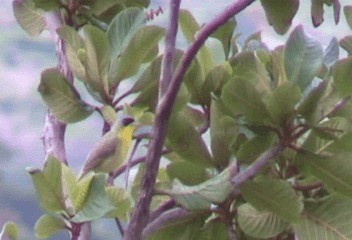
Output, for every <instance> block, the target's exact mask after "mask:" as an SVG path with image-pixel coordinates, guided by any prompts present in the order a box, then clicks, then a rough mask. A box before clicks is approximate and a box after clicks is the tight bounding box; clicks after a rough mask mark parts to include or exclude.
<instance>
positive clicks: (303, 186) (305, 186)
mask: <svg viewBox="0 0 352 240" xmlns="http://www.w3.org/2000/svg"><path fill="white" fill-rule="evenodd" d="M323 186H324V183H322V182H315V183H309V184H298V183H297V184H295V185H293V186H292V187H293V188H294V189H295V190H297V191H310V190H313V189H317V188H321V187H323Z"/></svg>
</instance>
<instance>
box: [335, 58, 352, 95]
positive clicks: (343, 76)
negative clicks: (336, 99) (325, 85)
mask: <svg viewBox="0 0 352 240" xmlns="http://www.w3.org/2000/svg"><path fill="white" fill-rule="evenodd" d="M351 75H352V57H348V58H345V59H342V60H340V61H338V62H337V64H335V66H334V68H333V76H334V83H335V85H336V89H337V92H338V93H339V95H340V96H341V97H347V96H351V95H352V84H351V83H352V81H351Z"/></svg>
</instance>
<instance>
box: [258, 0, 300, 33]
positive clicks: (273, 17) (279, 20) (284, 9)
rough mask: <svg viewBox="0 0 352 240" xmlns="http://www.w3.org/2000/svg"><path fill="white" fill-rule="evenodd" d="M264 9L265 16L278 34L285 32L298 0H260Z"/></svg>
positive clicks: (289, 24) (295, 10) (295, 11)
mask: <svg viewBox="0 0 352 240" xmlns="http://www.w3.org/2000/svg"><path fill="white" fill-rule="evenodd" d="M260 1H261V3H262V6H263V8H264V10H265V14H266V18H267V19H268V22H269V24H270V25H272V26H273V27H274V29H275V31H276V32H277V33H278V34H285V33H286V32H287V30H288V29H289V28H290V26H291V23H292V19H293V17H294V16H295V15H296V13H297V10H298V6H299V1H298V0H286V1H282V0H260Z"/></svg>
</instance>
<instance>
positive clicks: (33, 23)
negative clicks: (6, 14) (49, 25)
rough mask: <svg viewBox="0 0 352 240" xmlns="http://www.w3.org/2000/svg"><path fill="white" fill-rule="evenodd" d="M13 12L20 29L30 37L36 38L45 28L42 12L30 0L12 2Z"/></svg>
mask: <svg viewBox="0 0 352 240" xmlns="http://www.w3.org/2000/svg"><path fill="white" fill-rule="evenodd" d="M13 12H14V15H15V17H16V20H17V22H18V23H19V25H20V26H21V28H22V29H23V30H24V31H26V32H27V34H29V35H30V36H38V35H39V34H40V33H41V32H42V31H43V30H44V29H45V27H46V23H45V18H44V12H43V11H42V10H40V9H36V8H35V5H34V2H33V1H32V0H15V1H13Z"/></svg>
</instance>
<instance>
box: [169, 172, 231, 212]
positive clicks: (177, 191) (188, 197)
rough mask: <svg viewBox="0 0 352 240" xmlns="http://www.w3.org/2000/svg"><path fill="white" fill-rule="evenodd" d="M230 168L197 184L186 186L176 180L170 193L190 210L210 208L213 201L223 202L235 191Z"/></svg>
mask: <svg viewBox="0 0 352 240" xmlns="http://www.w3.org/2000/svg"><path fill="white" fill-rule="evenodd" d="M230 178H231V171H230V169H226V170H224V171H223V172H222V173H220V174H219V175H217V176H215V177H214V178H211V179H209V180H207V181H205V182H203V183H201V184H199V185H196V186H191V187H190V186H185V185H183V184H182V183H180V182H179V181H178V180H174V182H173V187H172V190H171V191H170V194H171V195H172V196H173V198H174V199H175V200H176V202H177V203H178V204H180V205H182V206H183V207H184V208H186V209H189V210H201V209H208V208H209V206H210V204H212V203H221V202H223V201H224V200H225V199H226V198H227V197H228V196H229V194H230V193H231V192H232V191H233V188H232V184H231V179H230Z"/></svg>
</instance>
